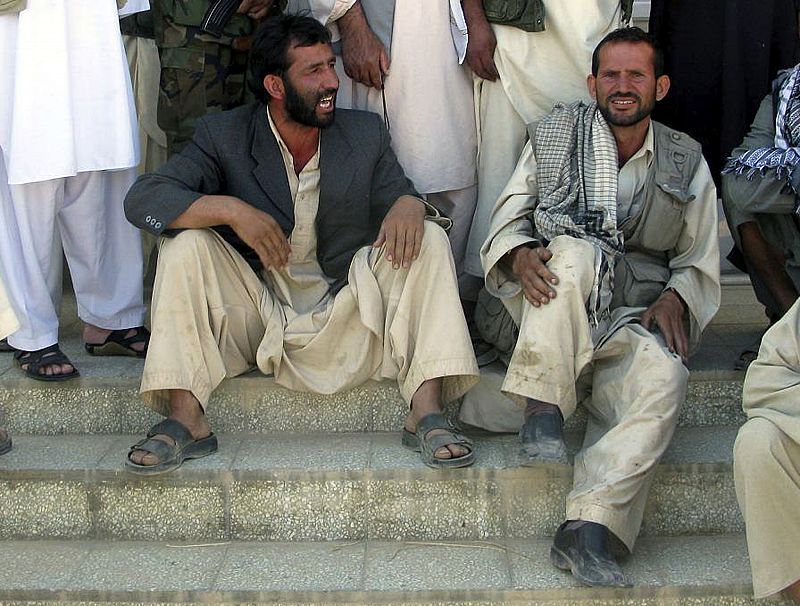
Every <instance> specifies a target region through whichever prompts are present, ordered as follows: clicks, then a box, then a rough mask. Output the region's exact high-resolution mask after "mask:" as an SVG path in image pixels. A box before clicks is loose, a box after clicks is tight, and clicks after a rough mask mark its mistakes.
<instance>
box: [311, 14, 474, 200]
mask: <svg viewBox="0 0 800 606" xmlns="http://www.w3.org/2000/svg"><path fill="white" fill-rule="evenodd" d="M311 4H312V6H314V9H313V15H314V17H316V18H317V19H319V20H320V21H321V22H323V23H325V24H332V23H333V22H335V20H336V19H338V18H339V17H341V16H342V15H343V14H344V13H345V12H346V10H347V9H348V8H350V6H351V5H352V4H353V2H352V1H351V0H336V1H335V2H331V0H315V1H313V2H311ZM452 10H455V9H454V8H451V4H450V3H448V2H442V1H438V2H432V1H431V0H396V4H395V12H394V28H393V30H392V48H391V51H390V58H391V65H390V67H389V73H388V75H387V76H386V78H385V90H384V93H385V96H386V107H387V111H388V115H389V124H390V132H391V135H392V149H394V151H395V153H396V154H397V158H398V160H399V161H400V164H401V165H402V167H403V170H404V171H405V172H406V175H408V178H409V179H411V182H412V183H413V184H414V187H416V188H417V191H419V192H420V193H423V194H428V193H434V192H442V191H451V190H458V189H464V188H466V187H469V186H471V185H474V184H475V182H476V153H477V135H476V130H475V115H474V112H475V110H474V105H473V101H472V76H471V74H470V72H469V70H468V68H467V67H466V66H464V65H460V64H459V57H458V50H457V48H456V45H455V43H454V38H453V33H452V32H451V11H452ZM337 71H338V72H339V78H340V81H341V82H340V86H339V93H338V96H337V105H339V106H340V107H346V108H349V109H363V110H367V111H372V112H375V113H377V114H381V115H383V99H382V95H381V91H379V90H376V89H374V88H367V87H366V86H364V85H361V84H357V83H354V82H353V81H352V80H351V79H350V78H349V77H347V75H345V73H344V70H343V69H342V68H341V62H339V69H338V70H337Z"/></svg>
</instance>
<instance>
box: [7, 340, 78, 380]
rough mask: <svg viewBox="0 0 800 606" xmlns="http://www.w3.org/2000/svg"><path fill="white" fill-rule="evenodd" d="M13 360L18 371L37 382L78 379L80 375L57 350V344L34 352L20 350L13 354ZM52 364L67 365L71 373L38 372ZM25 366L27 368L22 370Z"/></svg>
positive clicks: (58, 349) (59, 349)
mask: <svg viewBox="0 0 800 606" xmlns="http://www.w3.org/2000/svg"><path fill="white" fill-rule="evenodd" d="M14 359H15V360H16V361H17V364H19V367H20V369H22V372H24V373H25V374H26V375H27V376H29V377H30V378H31V379H36V380H37V381H67V380H69V379H74V378H75V377H79V376H80V373H79V372H78V369H77V368H75V365H74V364H73V363H72V362H70V360H69V358H68V357H67V356H65V355H64V352H63V351H61V348H59V346H58V343H56V344H55V345H51V346H50V347H45V348H44V349H37V350H36V351H23V350H21V349H19V350H17V351H16V353H14ZM54 364H60V365H61V364H69V365H70V366H72V372H68V373H64V374H58V375H46V374H42V373H40V372H39V371H40V370H41V369H42V368H44V367H45V366H52V365H54ZM23 365H24V366H27V368H22V367H23Z"/></svg>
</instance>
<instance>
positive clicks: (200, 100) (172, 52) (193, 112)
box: [150, 0, 256, 155]
mask: <svg viewBox="0 0 800 606" xmlns="http://www.w3.org/2000/svg"><path fill="white" fill-rule="evenodd" d="M150 4H151V7H152V12H153V33H154V37H155V41H156V45H157V46H158V50H159V55H160V57H161V85H160V91H159V99H158V125H159V126H160V127H161V128H162V129H163V130H164V132H165V133H166V134H167V151H168V154H169V155H172V154H173V153H175V152H177V151H180V150H181V149H182V148H183V147H184V146H185V145H186V144H187V143H188V142H189V140H190V139H191V138H192V134H193V133H194V127H195V121H196V120H197V118H200V117H202V116H204V115H205V114H207V113H212V112H219V111H224V110H227V109H231V108H234V107H236V106H238V105H241V104H242V103H243V102H244V101H245V94H246V89H247V87H246V86H245V81H246V78H245V76H246V73H245V71H246V66H247V51H239V50H235V49H234V47H233V45H234V40H236V39H237V38H240V37H246V36H249V35H250V34H252V33H253V31H254V29H255V25H256V23H255V22H254V21H253V20H252V19H250V18H249V17H247V16H245V15H239V14H234V15H233V18H232V19H231V20H230V23H229V24H228V26H227V27H226V28H225V32H224V33H223V35H222V37H220V38H215V37H213V36H211V35H209V34H204V33H202V32H201V31H200V29H199V25H200V23H201V21H202V19H203V16H204V15H205V13H206V10H207V9H208V7H209V5H210V4H211V0H151V2H150Z"/></svg>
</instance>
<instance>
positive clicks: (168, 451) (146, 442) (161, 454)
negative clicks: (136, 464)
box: [128, 438, 177, 463]
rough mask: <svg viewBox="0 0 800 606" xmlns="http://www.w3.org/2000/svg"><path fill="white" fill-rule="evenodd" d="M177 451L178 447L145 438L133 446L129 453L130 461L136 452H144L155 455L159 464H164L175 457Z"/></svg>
mask: <svg viewBox="0 0 800 606" xmlns="http://www.w3.org/2000/svg"><path fill="white" fill-rule="evenodd" d="M176 449H177V446H175V444H167V443H166V442H164V441H162V440H156V439H155V438H143V439H141V440H139V441H138V442H137V443H136V444H134V445H133V446H131V448H130V450H129V451H128V458H129V459H130V457H131V454H133V453H134V452H135V451H137V450H141V451H142V452H146V453H148V454H152V455H155V456H156V458H157V459H158V462H159V463H163V462H164V461H166V460H168V459H171V458H173V457H174V456H175V451H176Z"/></svg>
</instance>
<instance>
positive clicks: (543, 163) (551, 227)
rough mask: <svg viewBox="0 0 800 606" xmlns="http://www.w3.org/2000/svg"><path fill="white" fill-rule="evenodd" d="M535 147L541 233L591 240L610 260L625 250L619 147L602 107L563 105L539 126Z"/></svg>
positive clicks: (538, 228) (536, 217) (549, 236)
mask: <svg viewBox="0 0 800 606" xmlns="http://www.w3.org/2000/svg"><path fill="white" fill-rule="evenodd" d="M534 146H535V147H534V153H535V154H536V164H537V168H536V179H537V181H538V184H539V203H538V205H537V206H536V209H535V210H534V211H533V218H534V223H535V226H536V231H537V233H538V234H539V235H541V236H542V237H543V238H545V239H547V240H552V239H553V238H555V237H556V236H559V235H568V236H573V237H575V238H580V239H582V240H589V241H590V242H592V243H594V244H596V245H597V246H599V247H600V249H601V250H603V251H604V252H605V253H607V254H608V255H610V256H615V255H619V254H621V253H622V252H624V244H623V239H622V232H621V231H619V230H618V229H617V176H618V168H617V144H616V142H615V141H614V136H613V135H612V134H611V130H610V129H609V128H608V125H607V124H606V121H605V118H603V116H602V115H601V114H600V112H599V111H597V105H596V104H595V103H590V104H589V105H586V104H585V103H583V102H581V101H578V102H576V103H572V104H571V105H562V104H560V103H559V104H557V105H556V106H555V107H554V108H553V111H552V113H551V114H550V115H548V116H547V117H545V118H544V119H543V120H542V121H541V122H540V123H539V125H538V126H537V127H536V133H535V140H534ZM576 151H578V153H575V152H576Z"/></svg>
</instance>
